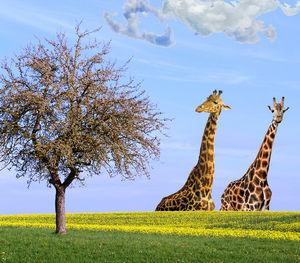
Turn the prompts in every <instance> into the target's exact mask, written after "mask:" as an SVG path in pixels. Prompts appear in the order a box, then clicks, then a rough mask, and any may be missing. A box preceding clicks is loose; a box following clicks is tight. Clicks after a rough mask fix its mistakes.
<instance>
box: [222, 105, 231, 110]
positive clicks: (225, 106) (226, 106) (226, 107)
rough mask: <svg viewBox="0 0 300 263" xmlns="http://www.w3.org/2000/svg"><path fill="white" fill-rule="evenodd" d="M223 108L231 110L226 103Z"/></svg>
mask: <svg viewBox="0 0 300 263" xmlns="http://www.w3.org/2000/svg"><path fill="white" fill-rule="evenodd" d="M222 108H223V109H224V110H231V108H230V107H229V106H228V105H225V104H223V105H222Z"/></svg>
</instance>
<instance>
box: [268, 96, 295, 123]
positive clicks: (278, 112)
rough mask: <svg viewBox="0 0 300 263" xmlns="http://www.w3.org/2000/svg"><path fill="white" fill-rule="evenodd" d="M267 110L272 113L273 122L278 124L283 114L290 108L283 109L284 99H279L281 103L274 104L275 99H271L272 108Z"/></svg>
mask: <svg viewBox="0 0 300 263" xmlns="http://www.w3.org/2000/svg"><path fill="white" fill-rule="evenodd" d="M268 108H269V110H270V111H272V112H273V121H275V122H277V123H280V122H281V121H282V118H283V114H284V113H285V112H286V111H287V110H288V109H289V108H290V107H287V108H285V107H284V97H282V99H281V103H276V99H275V98H273V108H271V107H270V106H268Z"/></svg>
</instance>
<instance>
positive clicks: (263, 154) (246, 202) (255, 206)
mask: <svg viewBox="0 0 300 263" xmlns="http://www.w3.org/2000/svg"><path fill="white" fill-rule="evenodd" d="M268 108H269V109H270V111H271V112H272V113H273V119H272V122H271V125H270V126H269V129H268V131H267V133H266V135H265V138H264V140H263V142H262V144H261V147H260V149H259V151H258V154H257V156H256V158H255V160H254V162H253V163H252V164H251V166H250V167H249V169H248V171H247V172H246V174H245V175H244V176H243V177H242V178H241V179H239V180H236V181H233V182H231V183H230V184H229V185H228V186H227V188H226V189H225V191H224V193H223V195H222V197H221V209H220V210H221V211H228V210H233V211H268V210H269V205H270V200H271V195H272V192H271V190H270V187H269V186H268V181H267V175H268V171H269V165H270V160H271V153H272V146H273V142H274V139H275V135H276V132H277V128H278V124H279V123H280V122H281V121H282V119H283V114H284V112H286V111H287V110H288V109H289V107H288V108H285V107H284V97H282V100H281V103H276V99H275V98H273V108H271V107H270V106H268Z"/></svg>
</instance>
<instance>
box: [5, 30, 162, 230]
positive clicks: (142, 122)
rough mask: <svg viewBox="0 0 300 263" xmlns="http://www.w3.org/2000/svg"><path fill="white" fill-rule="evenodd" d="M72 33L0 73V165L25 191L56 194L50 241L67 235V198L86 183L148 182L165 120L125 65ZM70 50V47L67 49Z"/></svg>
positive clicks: (25, 53)
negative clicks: (36, 184) (34, 185)
mask: <svg viewBox="0 0 300 263" xmlns="http://www.w3.org/2000/svg"><path fill="white" fill-rule="evenodd" d="M98 31H99V30H98V29H97V30H95V31H81V30H80V25H78V26H77V27H76V39H75V41H73V42H72V41H69V40H68V39H67V37H66V35H65V33H57V35H56V38H55V39H54V40H49V39H45V40H43V41H41V40H38V42H37V43H36V44H30V45H28V46H27V47H26V48H24V49H23V50H22V52H21V54H20V55H16V56H15V57H13V58H12V59H11V60H10V61H9V62H8V61H7V60H4V61H3V63H2V72H1V73H0V161H1V162H2V164H3V165H4V166H5V167H7V166H8V167H10V168H15V169H16V170H17V177H23V176H28V184H29V185H30V183H31V182H33V181H41V180H46V181H47V182H48V186H51V185H53V186H54V188H55V190H56V198H55V211H56V233H60V234H61V233H66V227H65V191H66V188H67V187H68V186H69V185H70V184H71V183H72V182H74V181H76V180H79V181H83V180H84V178H85V177H86V176H87V175H93V174H100V173H101V172H105V171H106V172H107V173H108V174H109V175H110V176H113V175H116V174H120V175H121V177H122V178H126V179H134V178H135V176H136V175H141V174H145V175H146V176H148V177H149V162H150V160H151V159H156V158H158V157H159V153H160V151H159V143H160V138H159V137H158V136H159V135H161V134H164V129H165V124H166V119H165V118H163V117H162V114H161V112H159V111H157V106H156V105H153V104H152V103H151V102H150V100H149V98H148V97H147V96H146V95H145V91H144V90H142V89H141V87H140V83H137V84H136V82H135V81H134V80H133V79H132V78H126V74H125V73H126V70H127V63H126V64H125V65H124V66H121V67H119V66H116V63H112V62H110V61H109V60H108V59H107V56H106V55H107V54H108V53H109V43H102V42H99V41H97V40H93V41H87V39H86V37H87V36H90V34H92V33H95V32H98ZM70 42H71V44H70Z"/></svg>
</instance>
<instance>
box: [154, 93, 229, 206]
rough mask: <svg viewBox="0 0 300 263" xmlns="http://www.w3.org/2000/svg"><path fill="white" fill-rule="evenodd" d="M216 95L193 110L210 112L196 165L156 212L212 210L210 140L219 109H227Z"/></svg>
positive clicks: (211, 155)
mask: <svg viewBox="0 0 300 263" xmlns="http://www.w3.org/2000/svg"><path fill="white" fill-rule="evenodd" d="M220 95H221V91H219V95H216V91H214V93H213V95H211V96H209V97H208V98H207V101H206V102H205V103H203V104H202V105H200V106H199V107H197V109H196V111H197V112H202V111H205V112H209V113H210V115H209V118H208V120H207V123H206V126H205V129H204V134H203V137H202V143H201V148H200V155H199V159H198V162H197V164H196V166H195V167H194V168H193V170H192V171H191V173H190V174H189V177H188V179H187V181H186V183H185V184H184V186H183V187H182V188H181V189H180V190H179V191H177V192H176V193H174V194H171V195H169V196H166V197H164V198H163V199H162V200H161V202H160V203H159V204H158V206H157V207H156V211H187V210H208V211H212V210H214V208H215V204H214V202H213V200H212V198H211V188H212V184H213V177H214V170H215V157H214V139H215V133H216V129H217V122H218V118H219V115H220V113H221V108H222V107H223V108H225V109H230V108H229V106H227V105H225V104H223V101H222V100H221V99H220Z"/></svg>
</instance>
